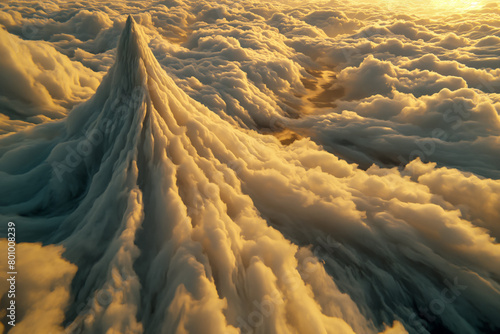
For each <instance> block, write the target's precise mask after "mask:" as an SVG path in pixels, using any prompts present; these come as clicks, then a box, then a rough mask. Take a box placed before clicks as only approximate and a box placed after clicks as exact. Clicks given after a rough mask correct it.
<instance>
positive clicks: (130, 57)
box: [114, 15, 147, 90]
mask: <svg viewBox="0 0 500 334" xmlns="http://www.w3.org/2000/svg"><path fill="white" fill-rule="evenodd" d="M146 48H147V44H146V43H145V42H144V36H143V35H142V32H141V31H140V28H139V27H138V26H137V23H135V20H134V19H133V17H132V16H131V15H129V16H128V18H127V22H126V23H125V28H124V29H123V31H122V34H121V36H120V41H119V42H118V50H117V54H116V63H115V69H114V78H115V80H116V81H115V82H117V83H118V84H119V85H121V86H122V87H123V88H124V89H126V90H128V89H131V88H133V87H135V86H138V85H141V84H142V83H143V80H142V79H143V74H144V73H143V71H142V70H141V59H142V62H144V61H145V60H144V58H145V57H144V56H145V49H146Z"/></svg>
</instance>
